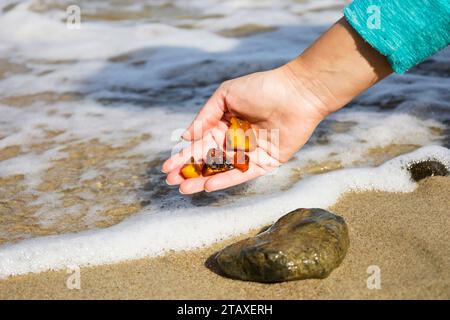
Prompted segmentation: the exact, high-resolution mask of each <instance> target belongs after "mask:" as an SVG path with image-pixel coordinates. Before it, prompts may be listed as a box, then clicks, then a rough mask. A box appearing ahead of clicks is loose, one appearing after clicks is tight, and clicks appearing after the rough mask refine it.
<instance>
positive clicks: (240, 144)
mask: <svg viewBox="0 0 450 320" xmlns="http://www.w3.org/2000/svg"><path fill="white" fill-rule="evenodd" d="M226 136H227V140H226V143H227V145H226V147H227V149H228V150H244V151H253V150H254V149H255V148H256V137H255V133H254V132H253V129H252V126H251V125H250V122H248V121H246V120H241V119H239V118H236V117H232V118H231V120H230V126H229V127H228V130H227V134H226Z"/></svg>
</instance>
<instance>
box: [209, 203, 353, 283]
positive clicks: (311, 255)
mask: <svg viewBox="0 0 450 320" xmlns="http://www.w3.org/2000/svg"><path fill="white" fill-rule="evenodd" d="M348 246H349V237H348V230H347V225H346V224H345V221H344V219H343V218H342V217H340V216H337V215H334V214H332V213H330V212H328V211H325V210H323V209H297V210H294V211H292V212H290V213H288V214H286V215H285V216H283V217H281V218H280V219H279V220H278V221H277V222H275V224H273V225H272V226H271V227H270V228H268V229H267V230H265V231H264V232H261V233H259V234H258V235H256V236H255V237H251V238H248V239H245V240H242V241H239V242H236V243H234V244H232V245H230V246H228V247H226V248H224V249H222V250H221V251H220V252H218V253H217V255H216V262H217V265H218V266H219V268H220V270H221V271H222V272H223V273H224V274H225V275H227V276H229V277H231V278H236V279H241V280H248V281H257V282H281V281H290V280H301V279H311V278H319V279H323V278H326V277H327V276H328V275H329V274H330V273H331V271H332V270H333V269H335V268H336V267H338V266H339V265H340V263H341V262H342V260H343V259H344V257H345V254H346V252H347V248H348Z"/></svg>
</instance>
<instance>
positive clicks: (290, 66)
mask: <svg viewBox="0 0 450 320" xmlns="http://www.w3.org/2000/svg"><path fill="white" fill-rule="evenodd" d="M280 69H281V70H282V71H283V72H284V73H285V75H286V76H287V77H288V78H289V79H290V81H291V83H293V86H294V87H295V89H296V90H297V93H298V94H299V95H301V96H302V97H303V98H304V99H306V100H307V101H308V102H309V103H310V104H311V105H312V106H313V107H314V109H316V110H317V112H318V113H319V114H320V115H321V118H322V119H323V118H325V117H326V116H328V115H329V114H330V113H332V112H334V111H336V110H337V109H339V108H340V107H342V106H343V104H342V102H341V101H340V100H339V99H338V98H337V97H336V96H335V94H334V93H333V88H329V86H328V85H327V84H326V83H324V82H323V81H322V79H321V77H320V76H319V74H318V72H317V71H316V70H315V69H314V68H311V66H309V65H308V64H306V63H305V61H304V59H303V58H302V57H301V56H300V57H298V58H296V59H294V60H292V61H290V62H288V63H287V64H285V65H283V66H281V67H280Z"/></svg>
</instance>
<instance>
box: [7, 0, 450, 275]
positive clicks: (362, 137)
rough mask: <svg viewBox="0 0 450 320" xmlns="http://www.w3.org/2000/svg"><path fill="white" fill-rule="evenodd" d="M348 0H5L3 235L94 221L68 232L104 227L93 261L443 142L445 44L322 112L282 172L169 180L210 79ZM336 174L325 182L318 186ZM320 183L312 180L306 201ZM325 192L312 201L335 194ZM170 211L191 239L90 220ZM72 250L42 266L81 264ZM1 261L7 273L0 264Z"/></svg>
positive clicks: (239, 226)
mask: <svg viewBox="0 0 450 320" xmlns="http://www.w3.org/2000/svg"><path fill="white" fill-rule="evenodd" d="M345 2H346V1H338V0H327V1H307V0H305V1H294V0H285V1H277V2H276V3H274V2H273V1H261V0H246V1H241V0H240V1H216V0H206V1H151V0H147V1H131V0H130V1H124V0H122V1H109V2H104V1H62V0H61V1H55V0H52V1H43V0H41V1H38V0H32V1H21V2H18V1H3V2H2V4H1V7H0V12H1V15H0V112H1V113H0V114H1V116H0V212H1V214H0V244H2V243H3V244H8V243H9V244H10V243H17V242H18V241H21V240H24V239H28V238H35V237H38V236H45V235H54V234H63V233H64V234H65V233H72V232H77V231H83V230H88V229H90V230H94V231H92V232H91V233H87V234H85V236H83V235H84V234H83V233H81V234H80V235H81V236H80V237H82V239H84V240H80V241H79V242H74V244H73V246H74V247H73V248H72V249H74V248H78V249H80V248H82V247H83V248H87V250H90V249H92V252H96V254H98V252H97V251H95V250H97V249H98V250H100V249H99V248H100V247H95V242H94V243H93V244H92V248H90V247H89V243H90V240H91V238H90V236H89V235H91V236H92V237H94V238H95V239H99V238H101V237H102V235H105V236H106V235H107V237H113V238H114V239H115V240H114V241H113V243H115V244H116V245H117V247H120V248H121V249H120V250H119V249H117V251H115V250H114V248H112V249H110V252H109V253H108V254H106V253H105V255H107V256H108V257H107V258H106V257H105V258H104V259H103V260H102V259H99V260H95V259H91V258H92V256H89V255H88V258H85V259H84V260H83V261H82V262H83V263H93V262H94V260H95V261H96V263H102V262H106V261H108V262H111V261H118V260H120V259H124V258H130V256H127V255H126V254H124V252H126V251H127V249H128V250H129V249H130V248H132V247H133V246H135V247H136V248H137V247H139V246H140V247H141V248H142V250H141V253H142V254H148V255H151V254H156V253H159V252H162V251H163V250H167V249H175V248H178V249H179V248H191V247H195V246H197V245H200V244H202V243H203V244H204V243H208V241H209V242H210V241H213V240H217V239H219V238H220V237H224V236H229V235H230V234H235V233H237V232H241V231H243V230H245V229H248V228H249V227H251V226H256V225H257V224H258V222H251V221H249V220H248V219H242V221H240V219H238V218H237V217H236V216H230V219H231V220H227V219H225V220H223V221H222V222H223V223H228V224H229V228H228V229H227V230H226V231H223V232H222V231H220V230H219V229H214V228H213V230H215V232H212V233H209V234H208V233H207V232H205V229H204V228H205V226H207V225H208V223H211V221H210V219H209V218H211V215H212V214H213V212H216V211H217V210H219V212H218V213H217V215H220V212H222V211H220V210H222V209H218V208H225V209H224V210H227V209H226V208H229V207H230V206H234V205H237V206H238V207H239V206H243V207H246V208H247V209H246V210H249V211H252V210H256V207H255V205H256V204H257V203H258V202H259V201H261V195H265V196H264V198H267V199H268V200H266V206H265V207H264V208H262V207H258V210H262V212H261V213H260V215H261V216H262V217H265V218H261V220H255V221H259V222H261V223H262V222H264V221H266V220H267V219H269V218H273V217H276V215H277V214H279V213H278V211H277V210H278V209H275V208H278V207H279V205H278V204H279V201H278V200H276V199H277V197H278V196H274V198H273V200H271V199H272V198H270V197H269V196H268V195H278V192H280V191H285V192H287V191H286V190H293V189H292V186H293V185H294V184H295V183H296V182H298V181H299V180H305V181H306V180H308V179H306V178H307V177H308V176H310V175H317V174H322V173H325V172H328V171H333V170H336V169H343V168H344V169H345V168H354V167H367V166H369V167H370V166H375V165H379V164H381V163H383V162H385V161H387V160H389V159H392V158H394V157H396V156H398V155H400V154H403V153H408V152H411V151H413V150H415V149H417V148H420V147H422V146H427V145H443V146H446V147H449V146H450V141H449V138H448V135H449V129H448V127H449V124H450V91H449V90H448V88H449V87H450V69H449V68H448V66H449V65H450V50H449V49H447V50H444V51H443V52H441V53H439V54H437V55H435V56H433V57H431V58H429V59H428V60H427V61H425V62H424V63H422V64H421V65H419V66H417V67H415V68H413V69H412V70H411V71H410V72H408V73H407V74H405V75H395V76H392V77H390V78H389V79H387V80H386V81H384V82H382V83H380V84H378V85H376V86H375V87H374V88H372V89H370V90H369V91H368V92H366V93H364V94H363V95H361V96H360V97H358V98H357V99H355V100H354V101H353V102H352V103H351V104H350V105H349V106H347V107H346V108H344V109H343V110H342V111H340V112H338V113H336V114H334V115H332V116H330V117H329V118H328V119H327V120H326V121H324V122H323V123H322V124H321V125H320V126H319V128H318V129H317V130H316V132H315V134H314V135H313V137H312V138H311V140H310V142H309V143H308V144H307V145H306V146H305V147H304V148H303V149H302V151H301V152H299V153H298V154H297V155H296V156H295V158H294V159H293V160H292V161H290V162H289V163H288V164H286V165H285V166H283V167H282V168H280V169H279V170H277V172H276V174H272V175H270V176H268V177H263V178H260V179H257V180H256V181H254V182H251V183H248V184H246V185H243V186H239V187H235V188H232V189H229V190H226V191H221V192H217V193H213V194H208V195H203V194H201V195H194V196H191V197H186V196H181V195H180V194H179V193H178V191H177V188H174V187H169V186H167V185H166V184H165V182H164V175H163V174H162V173H161V172H160V165H161V163H162V161H163V160H164V159H165V158H166V157H167V156H168V155H169V154H170V152H171V149H172V148H173V147H175V146H179V141H178V137H179V135H180V133H181V132H182V130H183V128H185V127H186V125H188V124H189V123H190V121H191V120H192V119H193V116H194V114H195V112H196V111H197V110H198V109H199V108H200V107H201V104H202V103H203V102H204V101H205V99H206V98H207V97H208V96H209V95H210V94H211V92H212V91H213V90H214V88H216V87H217V85H218V84H219V83H220V82H221V81H223V80H226V79H229V78H233V77H236V76H239V75H242V74H246V73H249V72H253V71H257V70H264V69H270V68H273V67H275V66H278V65H280V64H282V63H284V62H286V61H287V60H289V59H291V58H293V57H294V56H296V55H297V54H298V53H299V52H301V51H302V50H303V49H304V48H305V47H306V46H307V45H308V44H309V43H311V41H313V40H314V39H315V37H317V36H318V35H319V34H320V33H321V32H322V31H323V30H325V29H326V27H327V26H329V25H330V24H331V23H332V22H333V21H335V20H337V19H338V18H339V17H340V16H341V13H340V12H341V9H342V7H343V6H344V4H345ZM74 3H76V4H78V5H79V6H80V8H81V29H79V30H72V29H68V28H67V27H66V12H65V9H66V8H67V6H68V5H69V4H74ZM426 150H430V152H437V151H436V150H435V149H426ZM439 150H440V149H439ZM386 179H387V180H388V178H387V177H386ZM269 181H270V183H268V182H269ZM306 182H307V181H306ZM306 182H305V183H306ZM348 183H350V184H351V182H348ZM399 184H401V183H400V182H399ZM333 186H334V182H333V183H332V182H330V183H329V186H328V187H329V188H333ZM379 187H380V188H382V184H379ZM409 187H410V186H408V188H409ZM405 188H406V187H405ZM294 189H295V188H294ZM297 189H298V188H297ZM297 189H295V190H297ZM300 189H301V188H300ZM397 189H399V190H402V188H401V187H398V188H397ZM397 189H396V190H397ZM406 189H407V188H406ZM292 192H293V193H292V194H293V195H295V194H296V193H295V192H294V191H292ZM318 196H319V194H317V193H314V192H313V193H311V197H312V199H313V200H314V199H315V197H318ZM281 198H283V199H287V198H285V197H281ZM319 198H320V197H319ZM319 198H318V199H317V201H318V202H317V203H318V204H320V203H322V204H323V205H325V204H326V203H329V201H331V198H330V199H319ZM313 200H311V201H312V202H311V203H310V204H314V203H316V202H314V201H313ZM319 200H320V201H319ZM322 200H323V201H322ZM328 200H329V201H328ZM235 202H237V204H234V203H235ZM293 203H296V204H297V205H306V203H297V202H293ZM179 210H187V211H186V212H190V214H192V216H191V218H193V217H194V216H195V219H194V220H195V221H196V222H195V223H196V224H195V226H196V227H195V228H196V229H195V228H194V227H193V228H194V229H195V230H194V233H197V234H198V235H199V239H200V240H198V241H196V240H195V239H191V238H189V237H185V236H184V235H183V230H182V229H176V230H177V231H176V232H174V231H173V230H171V229H167V233H166V234H162V235H158V237H162V238H158V239H155V238H154V237H153V236H152V235H148V237H145V236H144V235H139V236H136V238H137V239H135V240H136V241H137V242H138V239H139V241H141V242H140V244H135V243H133V242H128V241H129V240H127V239H125V238H121V237H128V236H129V235H130V234H128V233H123V232H119V231H118V230H120V227H119V228H109V229H103V230H104V231H102V232H103V233H100V231H95V230H98V229H97V228H105V227H110V226H113V225H116V224H117V223H119V222H121V221H123V220H124V219H126V218H127V217H130V216H134V217H135V219H136V220H133V219H131V220H130V221H128V225H133V223H138V221H139V223H141V224H143V225H145V226H149V225H152V226H154V227H155V228H156V229H157V227H158V226H161V228H163V227H162V226H163V225H164V224H169V220H167V219H166V220H165V217H168V216H171V215H173V214H176V213H177V212H179ZM274 211H275V213H274ZM223 212H225V211H223ZM133 221H135V222H133ZM217 221H221V220H220V219H219V220H217ZM119 226H120V224H119ZM133 228H134V227H133ZM148 230H153V231H154V230H155V229H153V227H152V228H150V229H148ZM184 232H187V231H184ZM202 234H203V235H204V236H203V237H202ZM155 236H156V235H155ZM83 237H84V238H83ZM164 237H167V241H166V240H165V238H164ZM177 237H179V239H184V241H186V243H185V244H184V247H183V245H181V244H180V243H178V242H171V241H170V238H177ZM69 238H70V236H69ZM69 238H68V239H69ZM42 239H44V240H45V241H49V242H45V241H44V242H39V241H38V242H36V243H35V244H34V245H31V244H30V248H34V249H30V250H37V251H40V250H41V249H42V248H45V246H44V243H47V244H49V243H52V240H51V239H52V238H42ZM55 239H59V238H55ZM61 239H63V242H64V241H66V240H64V239H66V238H64V237H63V238H61ZM116 240H117V242H115V241H116ZM67 241H69V240H67ZM32 243H34V242H32ZM151 243H154V245H150V244H151ZM170 243H171V244H170ZM40 245H42V247H40ZM67 245H68V246H69V243H68V244H67ZM149 246H150V247H151V249H149V248H150V247H149ZM25 247H27V242H22V243H19V246H17V247H15V246H14V245H12V246H11V245H4V246H3V249H2V247H0V255H1V254H2V253H3V254H5V256H4V257H10V259H12V260H9V261H10V262H14V259H13V258H12V257H13V256H14V254H15V253H17V254H20V252H22V253H23V252H24V251H23V250H24V249H23V248H25ZM96 248H97V249H96ZM47 249H48V248H47ZM2 250H3V251H2ZM20 250H22V251H20ZM48 250H50V249H48ZM58 250H60V249H55V251H52V250H50V252H53V253H54V254H57V252H58ZM74 250H75V249H74ZM80 250H81V249H80ZM104 250H107V249H104ZM136 250H137V249H136ZM37 251H33V252H37ZM75 251H76V250H75ZM13 253H14V254H13ZM138 254H139V253H136V254H134V255H132V256H133V257H135V256H136V255H138ZM51 255H52V253H49V256H51ZM98 256H99V257H102V256H103V255H102V254H100V255H98ZM89 257H91V258H89ZM66 258H67V257H66ZM67 259H68V260H64V262H61V261H60V262H58V263H57V262H55V261H53V263H54V265H52V264H49V265H46V266H47V267H52V266H56V265H58V266H59V267H61V266H63V265H64V263H66V262H68V261H69V262H70V261H71V262H74V261H75V260H71V259H69V258H67ZM90 259H91V260H90ZM79 262H80V261H79ZM44 265H45V264H41V265H40V266H41V269H39V268H35V269H33V268H32V267H31V266H30V265H29V264H26V263H25V265H24V267H23V269H22V271H23V272H26V271H27V270H28V271H31V270H32V269H33V270H42V266H44ZM27 268H28V269H27ZM0 269H2V270H3V274H9V273H14V272H12V271H11V269H10V268H9V267H7V266H6V264H4V265H2V262H1V261H0ZM8 272H9V273H8Z"/></svg>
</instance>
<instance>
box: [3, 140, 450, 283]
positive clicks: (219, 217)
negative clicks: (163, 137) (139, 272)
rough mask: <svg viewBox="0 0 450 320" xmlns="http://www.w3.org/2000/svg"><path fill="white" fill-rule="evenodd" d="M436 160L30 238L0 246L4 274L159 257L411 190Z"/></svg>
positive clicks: (425, 153)
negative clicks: (346, 200) (351, 199)
mask: <svg viewBox="0 0 450 320" xmlns="http://www.w3.org/2000/svg"><path fill="white" fill-rule="evenodd" d="M430 158H431V159H436V160H438V161H440V162H442V163H444V164H445V165H446V166H447V167H448V168H450V150H448V149H446V148H443V147H439V146H429V147H423V148H421V149H419V150H417V151H415V152H412V153H410V154H408V155H404V156H400V157H398V158H395V159H393V160H391V161H389V162H387V163H385V164H383V165H382V166H380V167H378V168H354V169H344V170H339V171H334V172H330V173H326V174H323V175H319V176H314V177H310V178H308V179H306V180H303V181H301V182H299V183H297V184H296V185H295V186H294V187H293V188H292V189H290V190H288V191H286V192H283V193H278V194H276V195H273V196H269V197H266V196H264V197H263V196H258V197H254V198H252V199H250V200H248V201H244V202H239V203H235V204H231V205H226V206H222V207H218V208H214V209H212V208H203V209H202V208H191V209H183V210H174V211H171V212H158V213H153V214H143V213H141V214H139V215H137V216H134V217H131V218H129V219H127V220H126V221H124V222H122V223H120V224H118V225H115V226H113V227H110V228H107V229H102V230H95V231H87V232H81V233H78V234H68V235H58V236H50V237H42V238H35V239H31V240H25V241H22V242H20V243H18V244H11V245H5V246H3V247H1V248H0V277H3V278H4V277H7V276H10V275H18V274H24V273H28V272H40V271H45V270H50V269H51V270H55V269H61V268H65V267H67V266H69V265H78V266H86V265H98V264H105V263H113V262H119V261H123V260H127V259H137V258H142V257H148V256H157V255H160V254H162V253H163V252H164V251H166V250H185V249H193V248H198V247H200V246H204V245H207V244H211V243H213V242H215V241H217V240H220V239H223V238H226V237H230V236H232V235H236V234H239V233H242V232H246V231H248V230H249V229H252V228H257V227H261V226H263V225H264V224H267V223H270V222H272V221H274V220H275V219H277V218H279V217H280V216H282V215H283V214H285V213H286V212H289V211H290V210H293V209H295V208H298V207H306V208H308V207H321V208H327V207H329V206H331V205H332V204H333V203H335V202H336V201H337V200H338V198H339V197H340V196H341V195H342V194H343V193H344V192H345V191H349V190H382V191H390V192H410V191H413V190H414V188H415V187H416V184H415V183H414V182H413V181H412V180H411V178H410V175H409V173H408V172H407V170H406V168H405V167H406V165H407V164H408V163H410V162H413V161H419V160H424V159H430Z"/></svg>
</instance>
